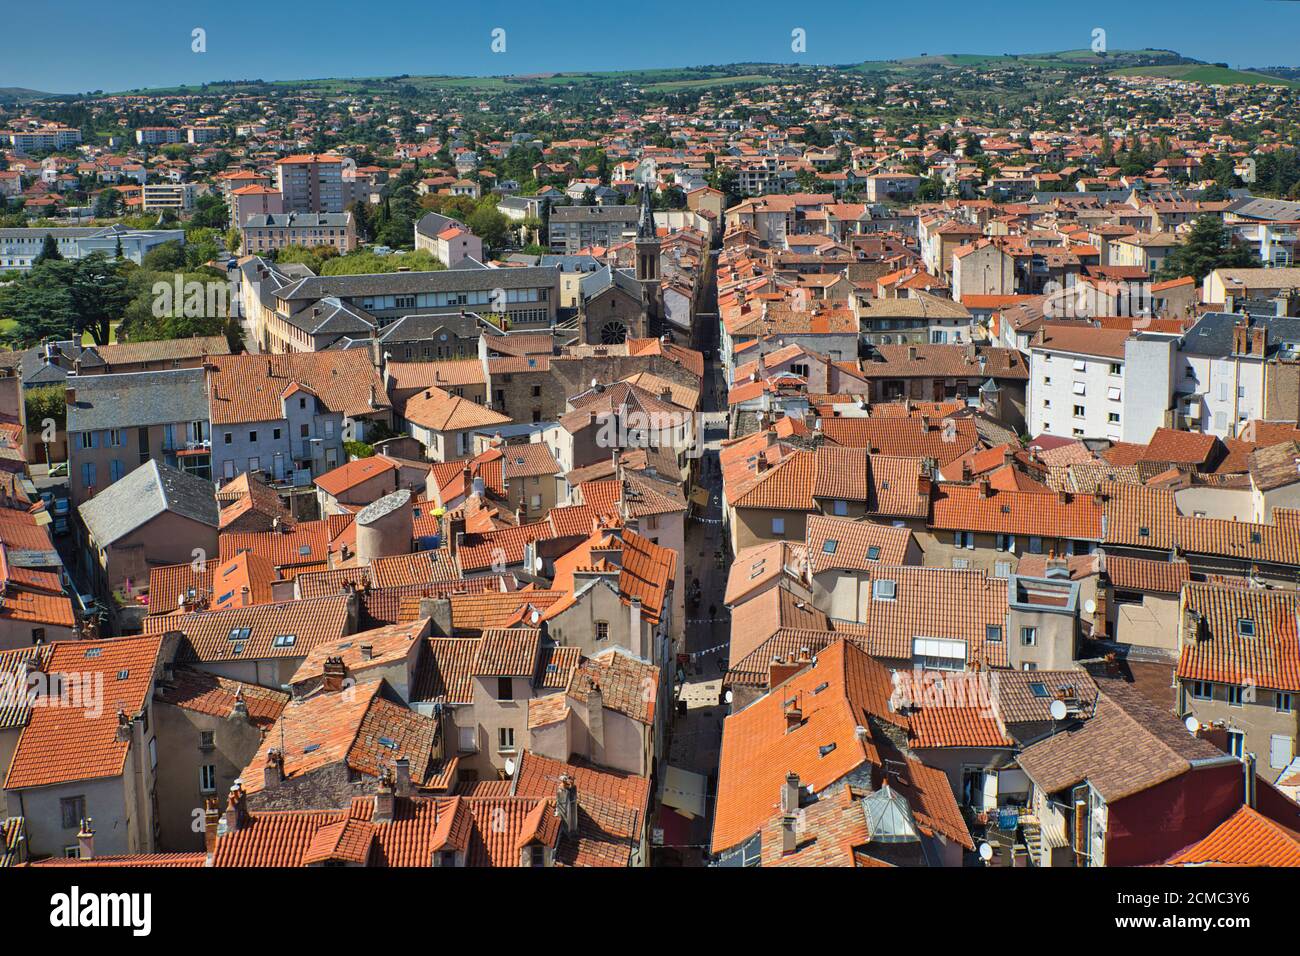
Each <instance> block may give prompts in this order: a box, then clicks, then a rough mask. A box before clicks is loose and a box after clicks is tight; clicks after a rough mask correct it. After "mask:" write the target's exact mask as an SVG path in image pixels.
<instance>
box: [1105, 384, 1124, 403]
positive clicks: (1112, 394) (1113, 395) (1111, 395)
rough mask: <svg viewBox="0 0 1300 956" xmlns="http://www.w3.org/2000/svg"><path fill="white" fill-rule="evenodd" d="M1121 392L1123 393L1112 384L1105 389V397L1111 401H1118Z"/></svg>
mask: <svg viewBox="0 0 1300 956" xmlns="http://www.w3.org/2000/svg"><path fill="white" fill-rule="evenodd" d="M1122 394H1123V393H1122V392H1120V390H1119V388H1118V387H1116V386H1114V385H1112V386H1111V387H1110V388H1108V389H1106V397H1107V398H1108V399H1110V400H1111V401H1112V402H1118V401H1119V400H1120V396H1121V395H1122Z"/></svg>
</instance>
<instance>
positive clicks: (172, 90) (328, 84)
mask: <svg viewBox="0 0 1300 956" xmlns="http://www.w3.org/2000/svg"><path fill="white" fill-rule="evenodd" d="M774 79H775V77H773V76H771V75H769V74H767V73H748V72H747V73H738V72H731V71H728V70H725V69H713V68H703V69H661V70H614V71H611V72H608V73H536V74H526V75H522V76H399V77H354V78H343V77H326V78H322V79H314V80H271V81H268V82H265V83H257V82H248V83H245V82H234V83H217V84H211V85H209V86H207V87H199V86H174V87H164V88H159V89H150V90H143V91H142V90H131V91H124V92H133V93H134V92H148V93H155V94H187V93H188V94H193V93H199V92H205V91H206V92H208V93H219V92H226V93H238V92H251V91H256V90H258V89H266V88H268V87H279V88H293V89H301V90H312V91H315V92H320V93H335V94H347V93H362V92H371V93H375V92H380V91H383V90H389V91H394V90H397V89H400V88H402V87H404V86H411V87H413V88H414V89H416V90H418V91H420V92H436V91H438V90H471V91H481V92H485V93H503V92H506V91H508V90H512V89H518V88H520V87H529V86H553V87H567V86H583V85H586V84H597V83H631V84H632V85H634V86H639V87H644V88H646V89H653V90H662V91H672V90H676V89H692V88H701V87H709V86H732V85H740V84H759V83H770V82H772V81H773V80H774Z"/></svg>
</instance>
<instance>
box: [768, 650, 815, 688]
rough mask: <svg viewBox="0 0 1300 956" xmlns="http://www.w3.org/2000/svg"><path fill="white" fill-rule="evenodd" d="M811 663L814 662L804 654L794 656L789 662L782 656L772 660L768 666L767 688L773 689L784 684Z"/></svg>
mask: <svg viewBox="0 0 1300 956" xmlns="http://www.w3.org/2000/svg"><path fill="white" fill-rule="evenodd" d="M811 663H812V661H810V660H809V659H808V657H807V655H804V654H800V655H798V656H797V657H795V656H792V657H791V658H790V659H789V660H786V659H785V658H784V657H781V656H777V657H774V658H772V662H771V663H770V664H768V666H767V686H768V687H769V688H772V687H777V686H779V685H781V684H784V683H785V682H786V681H788V680H789V679H790V678H791V677H793V676H794V675H795V674H797V673H799V672H800V671H801V670H803V669H804V668H805V667H807V666H808V665H809V664H811Z"/></svg>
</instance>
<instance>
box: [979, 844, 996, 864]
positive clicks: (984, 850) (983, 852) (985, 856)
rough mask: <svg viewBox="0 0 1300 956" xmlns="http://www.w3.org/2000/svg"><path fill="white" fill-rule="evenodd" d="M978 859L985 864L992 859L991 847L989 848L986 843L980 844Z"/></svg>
mask: <svg viewBox="0 0 1300 956" xmlns="http://www.w3.org/2000/svg"><path fill="white" fill-rule="evenodd" d="M980 859H981V860H983V861H984V862H985V863H987V862H988V861H989V860H991V859H993V847H991V846H989V845H988V844H987V843H981V844H980Z"/></svg>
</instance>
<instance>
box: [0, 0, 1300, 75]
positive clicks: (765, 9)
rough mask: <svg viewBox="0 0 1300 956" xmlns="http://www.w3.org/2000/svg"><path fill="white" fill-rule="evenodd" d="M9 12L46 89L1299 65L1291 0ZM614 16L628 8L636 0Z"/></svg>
mask: <svg viewBox="0 0 1300 956" xmlns="http://www.w3.org/2000/svg"><path fill="white" fill-rule="evenodd" d="M6 6H7V7H8V9H7V10H6V12H5V14H4V18H3V22H4V30H3V35H2V36H0V86H22V87H29V88H32V89H39V90H48V91H51V92H57V93H69V92H82V91H86V90H94V89H103V90H121V89H131V88H135V87H140V86H159V85H171V84H176V83H197V82H203V81H208V80H222V79H251V78H261V79H267V80H272V79H295V78H297V79H305V78H314V77H322V76H391V75H395V74H402V73H412V74H423V73H447V74H467V75H493V74H509V73H533V72H543V71H557V70H611V69H640V68H649V67H671V66H696V65H702V64H712V63H733V62H740V61H747V60H762V61H778V62H796V61H801V62H809V63H848V62H854V61H858V60H867V59H888V58H893V57H907V56H916V55H918V54H921V53H1037V52H1046V51H1050V50H1062V49H1080V48H1084V47H1087V46H1088V45H1089V43H1090V41H1091V34H1092V30H1093V29H1094V28H1095V27H1102V28H1104V29H1105V30H1106V31H1107V41H1108V44H1109V46H1110V48H1111V49H1134V48H1142V47H1162V48H1166V49H1174V50H1177V51H1179V52H1181V53H1183V54H1185V55H1188V56H1194V57H1197V58H1199V59H1203V60H1209V61H1223V62H1227V63H1229V64H1230V65H1232V66H1269V65H1290V66H1300V46H1298V45H1297V44H1296V42H1295V38H1296V37H1297V36H1300V2H1295V0H1181V2H1177V0H1146V2H1142V3H1139V2H1134V0H1124V2H1114V0H1095V2H1093V3H1084V2H1074V3H1068V2H1061V0H1034V2H1027V0H999V2H998V3H996V4H993V3H987V4H985V3H980V2H978V0H924V2H917V0H913V2H906V3H898V2H891V0H851V2H844V0H823V2H820V3H806V4H801V3H791V2H789V0H732V2H730V3H719V2H714V0H700V2H695V3H689V4H663V5H659V4H653V3H651V4H645V5H644V7H641V8H640V11H641V12H642V15H641V16H639V17H637V18H635V19H627V18H620V17H617V16H616V15H610V14H605V15H602V13H601V11H608V10H610V9H611V5H610V4H591V3H584V4H568V3H559V2H556V0H531V2H516V0H495V2H480V3H476V4H474V5H473V6H472V7H470V5H469V4H461V5H459V8H458V6H457V5H454V4H445V3H437V2H432V0H420V2H415V0H386V2H384V3H377V4H367V3H359V2H357V0H347V2H342V0H311V2H306V0H280V2H274V0H272V2H267V0H260V2H256V3H255V2H249V0H225V2H223V3H220V4H215V3H211V2H206V3H200V2H195V0H189V2H184V0H182V2H174V0H173V2H169V3H161V2H157V0H152V2H146V0H114V2H112V3H101V2H91V0H60V2H58V3H39V2H38V3H30V2H29V3H12V4H6ZM615 6H616V5H615ZM627 9H630V10H632V11H638V5H637V4H635V3H633V4H629V5H627ZM922 11H923V12H922ZM1225 13H1227V14H1229V16H1230V20H1229V21H1228V22H1223V21H1224V19H1225ZM1219 23H1222V27H1221V28H1220V27H1219V26H1217V24H1219ZM195 27H202V28H203V29H205V30H206V31H207V52H205V53H194V52H192V51H191V31H192V30H193V29H194V28H195ZM497 27H499V28H501V29H504V30H505V31H506V52H505V53H493V52H492V51H491V49H490V44H491V31H492V30H493V29H494V28H497ZM796 27H799V28H802V29H804V30H806V31H807V53H806V54H804V55H801V56H798V55H795V54H794V53H792V52H791V49H790V33H791V30H793V29H794V28H796ZM29 37H39V38H40V39H39V40H35V41H33V40H29V39H28V38H29Z"/></svg>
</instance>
